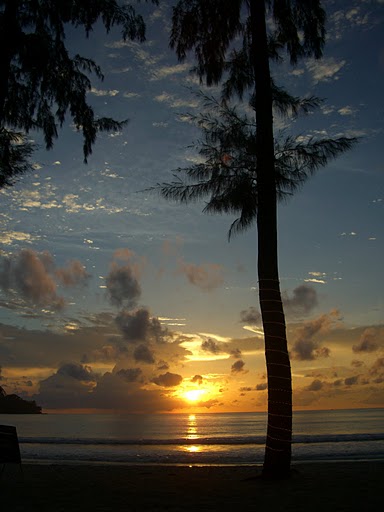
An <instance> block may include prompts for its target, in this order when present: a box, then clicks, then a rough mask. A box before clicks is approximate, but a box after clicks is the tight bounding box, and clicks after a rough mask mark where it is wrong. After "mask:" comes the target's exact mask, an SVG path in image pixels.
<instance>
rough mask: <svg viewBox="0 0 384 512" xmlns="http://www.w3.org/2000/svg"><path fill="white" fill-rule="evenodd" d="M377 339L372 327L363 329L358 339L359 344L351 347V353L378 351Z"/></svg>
mask: <svg viewBox="0 0 384 512" xmlns="http://www.w3.org/2000/svg"><path fill="white" fill-rule="evenodd" d="M377 337H378V333H377V331H376V329H373V328H372V327H370V328H368V329H365V331H364V332H363V333H362V335H361V337H360V340H359V343H357V344H356V345H353V347H352V350H353V352H355V353H359V352H375V351H376V350H378V349H379V344H378V341H377Z"/></svg>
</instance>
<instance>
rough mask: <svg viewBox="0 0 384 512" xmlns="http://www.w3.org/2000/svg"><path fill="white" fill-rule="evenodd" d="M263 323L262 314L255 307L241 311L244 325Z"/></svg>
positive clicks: (241, 319)
mask: <svg viewBox="0 0 384 512" xmlns="http://www.w3.org/2000/svg"><path fill="white" fill-rule="evenodd" d="M260 321H261V314H260V311H259V310H258V309H256V308H255V307H254V306H250V307H249V308H248V309H243V310H242V311H240V322H242V323H244V324H252V325H256V324H259V323H260Z"/></svg>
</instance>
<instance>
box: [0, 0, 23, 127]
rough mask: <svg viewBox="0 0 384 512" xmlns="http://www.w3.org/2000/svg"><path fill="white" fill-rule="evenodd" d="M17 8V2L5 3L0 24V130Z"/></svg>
mask: <svg viewBox="0 0 384 512" xmlns="http://www.w3.org/2000/svg"><path fill="white" fill-rule="evenodd" d="M18 8H19V0H8V1H6V2H5V6H4V11H3V13H2V17H1V22H0V128H2V127H3V123H4V120H3V117H4V107H5V102H6V97H7V94H8V78H9V72H10V65H11V62H12V58H13V56H14V52H15V48H16V46H17V44H18V37H19V25H18V23H17V10H18Z"/></svg>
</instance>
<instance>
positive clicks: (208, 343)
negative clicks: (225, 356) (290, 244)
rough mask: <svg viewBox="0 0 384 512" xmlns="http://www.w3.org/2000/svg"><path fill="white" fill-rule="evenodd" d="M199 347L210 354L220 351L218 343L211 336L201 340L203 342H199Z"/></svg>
mask: <svg viewBox="0 0 384 512" xmlns="http://www.w3.org/2000/svg"><path fill="white" fill-rule="evenodd" d="M201 348H202V349H203V350H205V351H206V352H210V353H211V354H218V353H219V352H221V348H220V345H219V344H218V343H216V341H214V340H212V339H211V338H209V339H207V340H205V341H203V343H202V344H201Z"/></svg>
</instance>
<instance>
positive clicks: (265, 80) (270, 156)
mask: <svg viewBox="0 0 384 512" xmlns="http://www.w3.org/2000/svg"><path fill="white" fill-rule="evenodd" d="M250 12H251V27H252V29H251V30H252V60H253V68H254V75H255V95H256V109H255V110H256V157H257V187H258V213H257V233H258V277H259V300H260V309H261V315H262V321H263V328H264V340H265V358H266V365H267V379H268V426H267V439H266V448H265V457H264V466H263V476H264V477H266V478H284V477H287V476H289V473H290V464H291V441H292V377H291V367H290V362H289V355H288V348H287V337H286V328H285V316H284V310H283V304H282V301H281V292H280V284H279V270H278V255H277V197H276V182H275V166H274V140H273V114H272V91H271V77H270V69H269V55H268V42H267V30H266V20H265V16H266V12H265V0H250Z"/></svg>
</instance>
